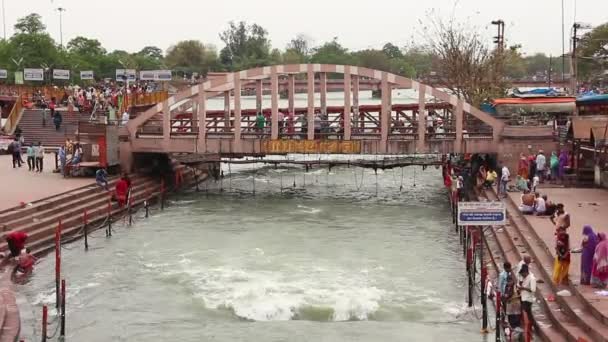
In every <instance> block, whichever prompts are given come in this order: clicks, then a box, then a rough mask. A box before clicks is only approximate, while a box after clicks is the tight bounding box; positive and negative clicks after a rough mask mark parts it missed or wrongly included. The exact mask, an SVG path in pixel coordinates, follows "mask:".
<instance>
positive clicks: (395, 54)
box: [382, 43, 403, 58]
mask: <svg viewBox="0 0 608 342" xmlns="http://www.w3.org/2000/svg"><path fill="white" fill-rule="evenodd" d="M382 51H383V52H384V54H385V55H387V56H388V58H402V57H403V52H401V49H399V48H398V47H397V46H395V45H393V44H392V43H386V44H384V46H383V47H382Z"/></svg>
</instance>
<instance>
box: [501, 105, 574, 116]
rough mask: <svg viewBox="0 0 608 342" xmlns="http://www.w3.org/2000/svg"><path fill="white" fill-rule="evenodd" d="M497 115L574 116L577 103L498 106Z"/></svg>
mask: <svg viewBox="0 0 608 342" xmlns="http://www.w3.org/2000/svg"><path fill="white" fill-rule="evenodd" d="M495 108H496V113H498V115H501V116H505V115H512V114H524V115H527V114H530V115H531V114H536V113H555V114H558V113H559V114H561V113H564V114H574V111H575V110H576V103H575V102H574V101H573V102H562V103H528V104H501V105H496V106H495Z"/></svg>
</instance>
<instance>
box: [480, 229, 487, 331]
mask: <svg viewBox="0 0 608 342" xmlns="http://www.w3.org/2000/svg"><path fill="white" fill-rule="evenodd" d="M479 264H480V265H481V277H480V281H481V310H482V323H481V332H483V333H487V332H488V301H487V298H486V277H487V268H486V265H485V264H484V263H483V227H482V226H479Z"/></svg>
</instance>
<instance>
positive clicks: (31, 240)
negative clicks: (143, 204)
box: [0, 180, 160, 251]
mask: <svg viewBox="0 0 608 342" xmlns="http://www.w3.org/2000/svg"><path fill="white" fill-rule="evenodd" d="M155 183H158V182H156V181H155V180H147V181H144V182H139V184H137V185H135V184H134V185H133V190H132V196H133V197H132V198H133V201H134V202H136V201H143V199H144V198H145V197H146V196H147V194H151V193H154V192H158V191H159V187H160V185H156V186H155ZM91 196H92V198H91V199H90V200H89V201H88V202H84V204H79V203H80V202H81V200H80V199H79V198H77V197H75V198H74V199H73V200H71V201H69V202H60V203H61V204H60V205H59V206H58V208H50V209H48V210H46V211H45V212H46V215H45V216H44V219H42V220H40V221H39V222H31V223H29V224H25V225H20V226H17V227H16V229H19V230H21V231H25V232H26V233H28V235H29V237H28V241H27V245H28V246H29V247H30V248H32V249H33V247H35V246H36V245H37V243H38V242H40V240H42V241H46V240H47V239H49V238H50V239H51V240H52V239H53V238H54V232H55V229H56V228H57V225H58V222H59V219H61V220H62V226H63V227H65V228H66V229H68V228H70V227H74V226H80V225H82V223H83V213H84V211H85V210H87V214H88V215H89V217H90V218H94V217H96V216H100V215H107V203H108V201H109V198H110V197H109V196H110V195H109V193H106V192H105V191H103V192H99V193H97V194H93V195H91ZM64 207H69V209H68V210H65V209H63V208H64ZM116 210H118V204H117V203H112V211H113V212H114V211H116ZM7 248H8V247H7V244H6V242H2V243H0V250H2V251H4V250H6V249H7Z"/></svg>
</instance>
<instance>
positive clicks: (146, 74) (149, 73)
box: [139, 70, 156, 81]
mask: <svg viewBox="0 0 608 342" xmlns="http://www.w3.org/2000/svg"><path fill="white" fill-rule="evenodd" d="M139 79H140V80H142V81H154V80H155V79H156V70H146V71H140V72H139Z"/></svg>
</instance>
